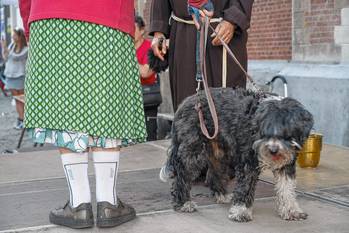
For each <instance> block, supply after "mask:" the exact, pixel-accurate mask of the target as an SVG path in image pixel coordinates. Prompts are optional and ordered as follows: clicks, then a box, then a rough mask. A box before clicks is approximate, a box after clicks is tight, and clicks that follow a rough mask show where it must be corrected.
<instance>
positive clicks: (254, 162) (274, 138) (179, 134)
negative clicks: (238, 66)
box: [167, 88, 313, 222]
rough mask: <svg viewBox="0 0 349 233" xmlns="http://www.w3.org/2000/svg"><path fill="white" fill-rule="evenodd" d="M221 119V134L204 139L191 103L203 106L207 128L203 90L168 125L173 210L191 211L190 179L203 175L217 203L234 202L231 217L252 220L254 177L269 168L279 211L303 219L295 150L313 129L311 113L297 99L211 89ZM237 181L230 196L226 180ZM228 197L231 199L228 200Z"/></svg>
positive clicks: (288, 217)
mask: <svg viewBox="0 0 349 233" xmlns="http://www.w3.org/2000/svg"><path fill="white" fill-rule="evenodd" d="M211 93H212V97H213V100H214V102H215V106H216V109H217V113H218V118H219V127H220V128H219V134H218V136H217V137H216V138H215V139H214V140H208V139H207V138H206V137H205V136H204V135H203V134H202V132H201V129H200V123H199V119H198V114H197V112H196V111H195V104H196V103H197V102H198V99H199V101H200V103H201V104H202V109H203V113H204V117H205V121H206V125H207V128H208V131H209V132H211V133H212V132H213V123H212V118H211V115H210V114H209V111H208V105H207V101H206V98H205V95H204V93H203V92H201V93H199V95H198V96H196V95H193V96H190V97H188V98H187V99H185V100H184V101H183V103H182V104H181V106H180V107H179V109H178V111H177V112H176V114H175V117H174V121H173V126H172V145H171V147H170V150H169V158H168V160H167V167H168V168H169V170H171V171H173V183H172V189H171V194H172V197H173V202H174V208H175V209H176V210H180V211H183V212H193V211H195V207H196V206H195V203H193V202H192V201H191V196H190V190H191V186H192V183H193V182H194V181H195V180H197V179H198V178H199V177H200V176H202V174H203V173H204V174H205V175H206V183H207V185H208V186H209V187H210V189H211V190H212V191H213V193H214V195H215V197H216V199H217V202H218V203H227V202H230V201H232V206H231V208H230V210H229V219H231V220H233V221H238V222H245V221H250V220H252V205H253V202H254V194H255V188H256V183H257V180H258V176H259V174H260V173H261V171H262V170H263V169H271V170H272V172H273V174H274V176H275V179H276V185H275V190H276V196H277V198H276V200H277V201H276V202H277V210H278V213H279V215H280V216H281V218H283V219H285V220H301V219H306V218H307V214H306V213H304V212H303V211H302V209H301V208H300V207H299V205H298V203H297V201H296V193H295V184H296V182H295V172H296V168H295V163H296V154H297V153H296V152H297V150H299V149H300V147H301V145H303V143H304V141H305V140H306V138H307V137H308V135H309V133H310V130H311V129H312V127H313V117H312V115H311V114H310V113H309V112H308V111H307V110H305V109H304V107H303V106H302V105H301V104H300V103H299V102H298V101H296V100H295V99H292V98H284V99H282V100H270V99H268V98H266V96H263V97H260V96H259V95H257V94H256V93H253V92H251V91H246V90H242V89H236V90H233V89H230V88H225V89H221V88H216V89H214V88H213V89H211ZM232 178H235V179H236V185H235V188H234V191H233V193H232V194H229V193H227V189H226V187H227V183H228V182H229V181H230V180H231V179H232ZM231 199H232V200H231Z"/></svg>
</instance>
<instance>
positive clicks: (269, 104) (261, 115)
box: [254, 100, 278, 136]
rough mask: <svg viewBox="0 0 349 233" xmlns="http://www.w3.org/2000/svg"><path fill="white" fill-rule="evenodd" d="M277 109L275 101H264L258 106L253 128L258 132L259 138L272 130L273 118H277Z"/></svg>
mask: <svg viewBox="0 0 349 233" xmlns="http://www.w3.org/2000/svg"><path fill="white" fill-rule="evenodd" d="M277 109H278V103H277V101H275V100H271V101H266V102H263V103H261V104H260V105H259V107H258V109H257V111H256V116H255V118H254V126H255V127H256V128H257V129H258V130H259V133H258V134H259V136H263V135H264V134H266V133H267V132H268V131H269V130H271V129H272V128H274V126H273V124H274V123H275V118H277V117H278V114H277V113H276V112H277Z"/></svg>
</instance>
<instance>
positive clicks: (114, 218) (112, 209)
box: [96, 199, 136, 228]
mask: <svg viewBox="0 0 349 233" xmlns="http://www.w3.org/2000/svg"><path fill="white" fill-rule="evenodd" d="M134 218H136V211H135V209H134V208H133V207H132V206H130V205H128V204H124V203H122V202H121V201H120V200H119V199H118V205H117V206H115V205H112V204H110V203H109V202H106V201H103V202H98V203H97V223H96V225H97V227H101V228H103V227H115V226H118V225H121V224H123V223H125V222H128V221H131V220H132V219H134Z"/></svg>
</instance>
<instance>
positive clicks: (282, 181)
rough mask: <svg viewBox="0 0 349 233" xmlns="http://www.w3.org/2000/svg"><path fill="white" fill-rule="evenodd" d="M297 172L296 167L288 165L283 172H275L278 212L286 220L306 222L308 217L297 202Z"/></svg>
mask: <svg viewBox="0 0 349 233" xmlns="http://www.w3.org/2000/svg"><path fill="white" fill-rule="evenodd" d="M295 171H296V170H295V165H287V166H286V167H285V168H283V169H281V170H277V171H274V176H275V179H276V185H275V190H276V205H277V210H278V213H279V215H280V216H281V218H282V219H285V220H304V219H306V218H307V216H308V215H307V214H306V213H304V212H303V210H302V209H301V208H300V207H299V205H298V203H297V200H296V192H295V190H296V179H295V178H296V177H295Z"/></svg>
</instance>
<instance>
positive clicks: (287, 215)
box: [280, 210, 308, 221]
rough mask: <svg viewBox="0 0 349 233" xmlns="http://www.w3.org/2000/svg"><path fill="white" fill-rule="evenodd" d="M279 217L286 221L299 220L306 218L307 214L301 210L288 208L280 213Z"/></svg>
mask: <svg viewBox="0 0 349 233" xmlns="http://www.w3.org/2000/svg"><path fill="white" fill-rule="evenodd" d="M280 216H281V218H282V219H284V220H287V221H301V220H305V219H307V218H308V214H307V213H304V212H303V211H297V210H289V211H286V212H284V213H281V214H280Z"/></svg>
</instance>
